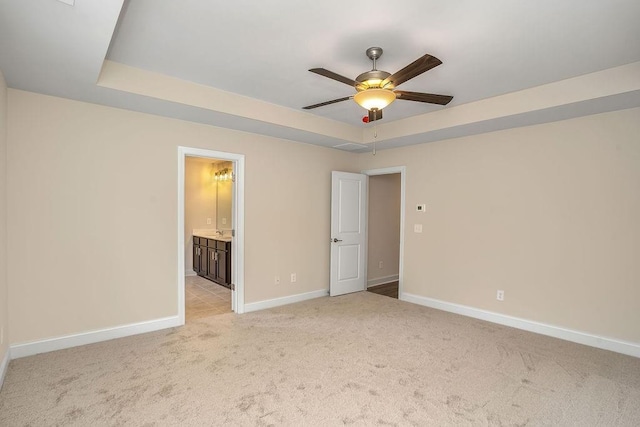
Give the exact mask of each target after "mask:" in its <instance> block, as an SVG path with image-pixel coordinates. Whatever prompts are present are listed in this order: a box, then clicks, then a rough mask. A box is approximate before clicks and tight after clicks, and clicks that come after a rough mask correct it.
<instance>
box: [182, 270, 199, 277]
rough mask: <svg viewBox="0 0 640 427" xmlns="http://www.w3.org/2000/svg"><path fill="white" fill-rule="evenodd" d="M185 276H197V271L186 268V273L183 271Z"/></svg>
mask: <svg viewBox="0 0 640 427" xmlns="http://www.w3.org/2000/svg"><path fill="white" fill-rule="evenodd" d="M184 275H185V276H197V275H198V273H196V272H195V271H193V270H188V271H187V272H186V273H184Z"/></svg>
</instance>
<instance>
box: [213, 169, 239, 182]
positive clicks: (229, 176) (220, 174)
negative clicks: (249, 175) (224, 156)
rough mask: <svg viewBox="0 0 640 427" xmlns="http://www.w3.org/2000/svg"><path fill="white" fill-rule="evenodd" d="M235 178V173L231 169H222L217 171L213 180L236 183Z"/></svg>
mask: <svg viewBox="0 0 640 427" xmlns="http://www.w3.org/2000/svg"><path fill="white" fill-rule="evenodd" d="M234 178H235V177H234V176H233V172H230V171H229V168H224V169H220V170H219V171H216V172H215V173H214V175H213V179H214V180H215V181H229V180H231V181H235V179H234Z"/></svg>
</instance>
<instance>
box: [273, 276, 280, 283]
mask: <svg viewBox="0 0 640 427" xmlns="http://www.w3.org/2000/svg"><path fill="white" fill-rule="evenodd" d="M273 283H275V284H276V285H279V284H280V276H276V277H275V278H274V279H273Z"/></svg>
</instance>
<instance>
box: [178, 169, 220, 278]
mask: <svg viewBox="0 0 640 427" xmlns="http://www.w3.org/2000/svg"><path fill="white" fill-rule="evenodd" d="M213 162H214V160H208V161H205V160H204V159H200V158H197V157H187V158H186V160H185V165H184V245H185V248H184V251H185V254H184V257H185V263H184V265H185V267H184V271H185V273H186V274H193V229H194V228H198V229H211V230H215V228H216V225H215V224H216V186H215V184H214V183H213V182H212V181H211V169H212V166H211V165H212V163H213ZM207 219H211V223H210V224H207Z"/></svg>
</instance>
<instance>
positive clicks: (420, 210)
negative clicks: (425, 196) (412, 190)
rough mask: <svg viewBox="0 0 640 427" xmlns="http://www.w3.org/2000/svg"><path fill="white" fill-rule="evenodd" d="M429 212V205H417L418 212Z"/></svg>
mask: <svg viewBox="0 0 640 427" xmlns="http://www.w3.org/2000/svg"><path fill="white" fill-rule="evenodd" d="M426 210H427V205H426V204H424V203H422V204H420V205H416V212H425V211H426Z"/></svg>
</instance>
